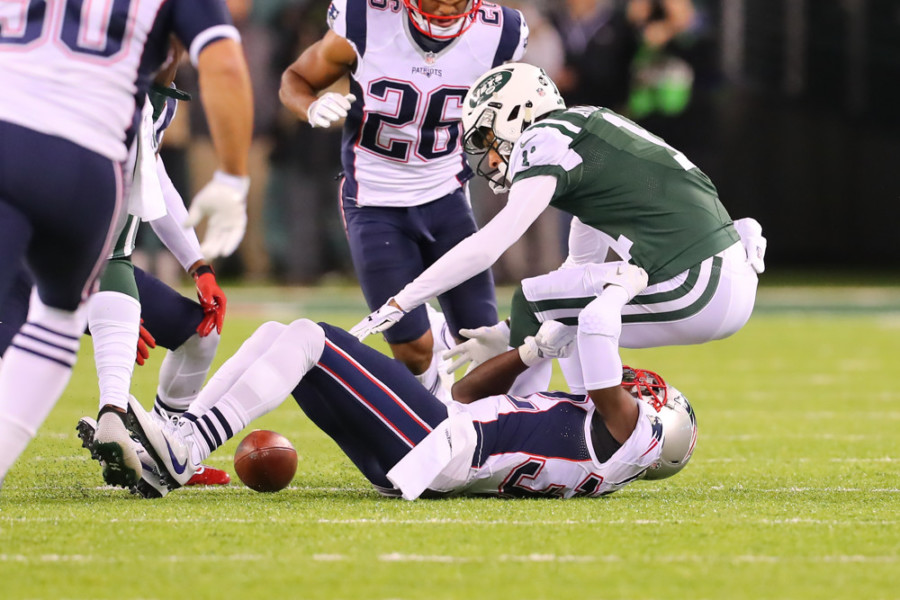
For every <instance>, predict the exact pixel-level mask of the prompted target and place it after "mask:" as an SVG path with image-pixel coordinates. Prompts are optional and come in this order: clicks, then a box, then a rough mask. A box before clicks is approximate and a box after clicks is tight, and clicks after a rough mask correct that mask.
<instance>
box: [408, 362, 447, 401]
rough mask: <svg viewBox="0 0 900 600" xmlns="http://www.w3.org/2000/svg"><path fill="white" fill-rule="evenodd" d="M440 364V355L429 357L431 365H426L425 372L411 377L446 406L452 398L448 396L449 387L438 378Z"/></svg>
mask: <svg viewBox="0 0 900 600" xmlns="http://www.w3.org/2000/svg"><path fill="white" fill-rule="evenodd" d="M440 364H441V358H440V355H438V354H433V355H432V356H431V364H430V365H428V368H427V369H426V370H425V372H424V373H421V374H419V375H414V376H413V377H415V378H416V379H418V380H419V383H421V384H422V387H424V388H425V389H426V390H428V391H429V392H431V393H432V394H434V396H435V397H436V398H437V399H438V400H440V401H441V402H443V403H444V404H448V403H450V402H452V401H453V397H452V396H451V395H450V388H449V386H447V385H445V384H444V381H443V380H442V379H441V377H440V372H439V368H440ZM451 385H452V384H451Z"/></svg>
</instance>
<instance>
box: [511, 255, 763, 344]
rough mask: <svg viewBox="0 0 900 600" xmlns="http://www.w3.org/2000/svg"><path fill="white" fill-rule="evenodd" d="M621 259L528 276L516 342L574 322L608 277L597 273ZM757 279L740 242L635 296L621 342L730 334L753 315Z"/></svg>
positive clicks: (626, 310)
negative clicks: (548, 324)
mask: <svg viewBox="0 0 900 600" xmlns="http://www.w3.org/2000/svg"><path fill="white" fill-rule="evenodd" d="M615 264H618V263H596V264H587V265H582V266H578V267H572V268H566V269H559V270H557V271H553V272H552V273H548V274H547V275H541V276H539V277H532V278H530V279H526V280H524V281H523V282H522V290H523V293H522V297H521V298H520V299H519V301H518V302H516V300H515V298H514V301H513V311H514V316H513V319H512V325H511V336H510V339H511V342H510V343H512V344H515V343H517V341H519V342H521V340H523V339H524V338H525V336H527V335H534V332H536V331H537V328H539V327H540V323H541V322H543V321H544V320H546V319H555V320H557V321H560V322H562V323H567V324H574V323H575V322H576V321H577V319H578V315H579V314H580V313H581V311H582V310H583V309H584V308H585V307H586V306H587V305H588V304H589V303H590V302H591V301H593V298H594V297H595V294H596V290H597V289H598V287H597V282H601V283H602V282H603V275H602V274H601V275H599V276H598V275H597V273H599V272H601V271H602V269H606V268H608V267H607V266H608V265H615ZM598 269H599V270H601V271H598ZM756 282H757V276H756V272H755V271H754V270H753V268H752V267H751V265H750V264H749V262H748V261H747V258H746V253H745V251H744V249H743V247H742V246H741V245H740V244H735V245H733V246H732V247H730V248H728V249H727V250H724V251H723V252H720V253H719V254H717V255H716V256H712V257H710V258H708V259H706V260H704V261H702V262H701V263H699V264H698V265H696V266H695V267H693V268H691V269H689V270H688V271H685V272H684V273H681V274H679V275H678V276H676V277H674V278H672V279H670V280H667V281H663V282H660V283H656V284H654V285H651V286H648V287H647V288H646V289H644V290H643V291H642V292H640V294H638V295H637V296H635V297H634V298H633V299H632V300H630V301H629V302H628V303H627V305H626V306H624V307H623V309H622V330H621V334H620V336H619V345H620V346H621V347H623V348H651V347H658V346H669V345H685V344H700V343H704V342H708V341H711V340H716V339H721V338H724V337H728V336H729V335H731V334H733V333H734V332H736V331H737V330H739V329H740V328H741V327H742V326H743V325H744V324H745V323H746V322H747V320H748V319H749V317H750V314H751V312H752V310H753V304H754V301H755V296H756Z"/></svg>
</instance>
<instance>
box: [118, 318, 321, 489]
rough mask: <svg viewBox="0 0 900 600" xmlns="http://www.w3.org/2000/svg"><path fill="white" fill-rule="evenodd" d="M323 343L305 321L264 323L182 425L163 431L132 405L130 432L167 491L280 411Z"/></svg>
mask: <svg viewBox="0 0 900 600" xmlns="http://www.w3.org/2000/svg"><path fill="white" fill-rule="evenodd" d="M324 338H325V335H324V333H323V332H322V328H321V327H319V326H318V325H316V324H315V323H313V322H312V321H309V320H307V319H300V320H298V321H294V322H293V323H291V324H290V325H282V324H280V323H266V324H264V325H263V326H261V327H260V328H259V329H257V331H256V332H254V334H253V335H252V336H251V337H250V338H249V339H248V340H247V341H246V342H245V343H244V344H243V345H242V346H241V347H240V349H238V351H237V352H236V353H235V355H234V356H233V357H232V358H230V359H229V360H228V361H226V363H225V364H224V365H223V366H222V368H221V369H219V370H218V371H217V372H216V374H215V375H214V376H213V378H212V379H211V380H210V382H209V384H208V385H207V386H206V387H205V388H204V389H203V391H202V392H201V393H200V395H199V396H198V397H197V400H196V401H195V402H194V404H193V405H192V406H191V409H190V410H189V411H188V412H186V413H185V414H184V417H183V418H182V419H181V420H179V421H178V422H175V421H169V422H167V423H166V424H164V425H162V426H161V425H160V424H159V422H158V421H157V420H156V419H154V418H153V417H152V416H151V415H150V414H149V413H147V412H146V411H144V410H143V408H142V407H141V406H140V405H139V404H138V403H137V402H135V401H132V403H131V405H130V406H129V420H130V428H131V429H132V431H133V432H134V433H135V434H136V435H137V436H138V438H139V439H140V440H141V442H142V443H143V445H144V447H145V448H146V449H147V451H148V452H149V453H150V454H151V456H152V457H153V458H154V460H155V461H156V463H157V465H158V466H159V468H160V470H161V471H163V473H164V474H165V478H166V480H167V482H168V484H169V487H170V488H171V489H174V488H177V487H180V486H182V485H185V483H187V481H188V480H189V479H190V478H191V476H192V475H193V473H194V471H195V469H196V468H197V466H199V464H200V462H201V461H202V460H203V459H205V458H206V457H207V456H209V454H210V453H211V452H212V451H213V450H215V449H216V448H218V447H219V446H221V445H222V444H224V443H225V442H226V441H227V440H229V439H231V438H232V437H233V436H234V435H236V434H237V433H239V432H240V431H241V430H243V429H244V428H245V427H246V426H247V425H248V424H249V423H250V422H251V421H252V420H254V419H256V418H258V417H260V416H262V415H264V414H266V413H268V412H270V411H272V410H273V409H275V408H276V407H277V406H279V405H280V404H281V403H282V402H283V401H284V399H285V398H286V397H287V396H288V395H289V394H290V393H291V390H292V389H293V388H294V387H295V386H296V385H297V382H298V381H300V379H301V378H302V377H303V376H304V374H306V372H307V371H308V370H309V369H311V368H312V367H313V366H314V365H315V363H316V360H318V358H319V357H320V356H321V354H322V349H323V347H324Z"/></svg>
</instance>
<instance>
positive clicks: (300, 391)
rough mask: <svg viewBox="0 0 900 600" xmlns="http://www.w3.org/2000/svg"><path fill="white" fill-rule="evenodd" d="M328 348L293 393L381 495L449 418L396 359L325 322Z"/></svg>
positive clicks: (436, 401)
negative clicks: (396, 470) (405, 462)
mask: <svg viewBox="0 0 900 600" xmlns="http://www.w3.org/2000/svg"><path fill="white" fill-rule="evenodd" d="M320 325H321V326H322V328H323V329H324V330H325V335H326V341H325V349H324V351H323V353H322V356H321V358H320V359H319V361H318V363H317V365H316V367H315V368H313V369H312V370H310V372H309V373H307V374H306V376H305V377H304V378H303V379H302V380H301V381H300V383H299V384H298V385H297V387H296V388H295V389H294V392H293V395H294V398H295V399H296V401H297V404H299V405H300V407H301V408H302V409H303V411H304V412H305V413H306V414H307V415H308V416H309V417H310V419H311V420H312V421H313V422H314V423H315V424H316V425H317V426H319V427H320V428H321V429H322V430H323V431H324V432H325V433H327V434H328V435H329V436H330V437H331V438H332V439H334V441H335V442H336V443H337V444H338V446H340V447H341V450H343V451H344V453H345V454H346V455H347V456H348V457H349V458H350V460H352V461H353V463H354V464H355V465H356V466H357V468H359V470H360V471H361V472H362V473H363V475H365V476H366V478H367V479H368V480H369V481H370V482H372V484H373V485H375V486H376V488H377V489H379V491H381V492H382V493H387V494H389V495H396V494H392V493H391V490H392V489H393V487H394V486H393V484H392V483H391V482H390V481H389V480H388V478H387V473H388V472H389V471H390V470H391V469H392V468H393V467H394V466H395V465H396V464H397V463H398V462H399V461H400V460H401V459H402V458H403V457H405V456H406V455H407V454H408V453H409V452H410V450H411V449H412V448H413V447H415V446H416V445H417V444H419V443H420V442H422V441H423V440H424V439H425V437H426V436H427V435H428V434H429V433H431V432H432V431H433V430H434V429H435V428H436V427H438V426H439V425H440V424H441V423H443V422H444V421H445V420H446V419H447V416H448V411H447V407H446V406H445V405H444V404H442V403H441V402H440V401H439V400H438V399H437V398H436V397H435V396H434V395H433V394H431V393H430V392H428V391H427V390H425V389H424V388H423V387H422V386H421V385H419V383H418V381H417V380H416V379H415V378H414V377H412V376H410V374H409V372H408V371H407V370H405V369H404V368H403V367H402V366H401V365H399V364H397V362H396V361H393V360H390V359H389V358H388V357H387V356H385V355H383V354H381V353H380V352H377V351H376V350H373V349H372V348H370V347H368V346H366V345H364V344H361V343H360V342H359V341H358V340H357V339H356V338H354V337H353V336H351V335H350V334H348V333H347V332H345V331H343V330H342V329H339V328H337V327H333V326H330V325H327V324H324V323H321V324H320Z"/></svg>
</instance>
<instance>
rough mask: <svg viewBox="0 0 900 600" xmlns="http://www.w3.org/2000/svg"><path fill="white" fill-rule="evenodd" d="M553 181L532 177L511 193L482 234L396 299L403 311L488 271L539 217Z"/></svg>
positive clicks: (453, 250) (456, 248)
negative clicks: (507, 200)
mask: <svg viewBox="0 0 900 600" xmlns="http://www.w3.org/2000/svg"><path fill="white" fill-rule="evenodd" d="M555 189H556V179H555V178H553V177H550V176H542V177H533V178H531V179H528V180H526V182H525V183H517V184H516V185H514V186H513V187H512V189H510V192H509V194H510V195H509V202H507V204H506V206H504V207H503V210H501V211H500V212H499V213H497V215H496V216H495V217H494V218H493V219H491V220H490V222H489V223H488V224H487V225H485V226H484V228H483V229H482V230H481V231H478V232H476V233H473V234H472V235H470V236H469V237H467V238H466V239H464V240H463V241H461V242H460V243H459V244H457V245H456V246H454V247H453V248H451V249H450V251H449V252H447V253H446V254H444V255H443V256H442V257H441V258H439V259H438V260H437V261H436V262H435V263H434V264H433V265H431V266H430V267H428V268H427V269H426V270H425V271H424V272H423V273H422V274H421V275H419V276H418V277H416V278H415V279H414V280H413V281H411V282H410V283H409V284H408V285H407V286H406V287H405V288H403V289H402V290H401V291H400V292H399V293H398V294H397V295H396V296H394V301H395V302H396V303H397V305H398V306H399V307H400V308H401V309H403V310H404V311H407V312H408V311H410V310H412V309H414V308H416V307H417V306H419V305H420V304H422V303H424V302H426V301H428V300H429V299H431V298H434V297H436V296H438V295H440V294H443V293H444V292H446V291H447V290H450V289H453V288H454V287H456V286H457V285H459V284H460V283H462V282H464V281H466V280H468V279H470V278H471V277H473V276H475V275H477V274H478V273H481V272H482V271H484V270H485V269H489V268H490V267H491V265H493V264H494V263H495V262H496V261H497V259H498V258H500V255H501V254H503V253H504V252H505V251H506V249H507V248H509V247H510V246H512V245H513V244H514V243H515V242H516V240H518V239H519V238H520V237H522V235H524V233H525V232H526V231H527V230H528V228H529V227H530V226H531V224H532V223H534V222H535V220H536V219H537V218H538V217H539V216H540V214H541V213H542V212H544V209H545V208H547V206H548V205H549V204H550V200H551V199H552V198H553V191H554V190H555Z"/></svg>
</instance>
